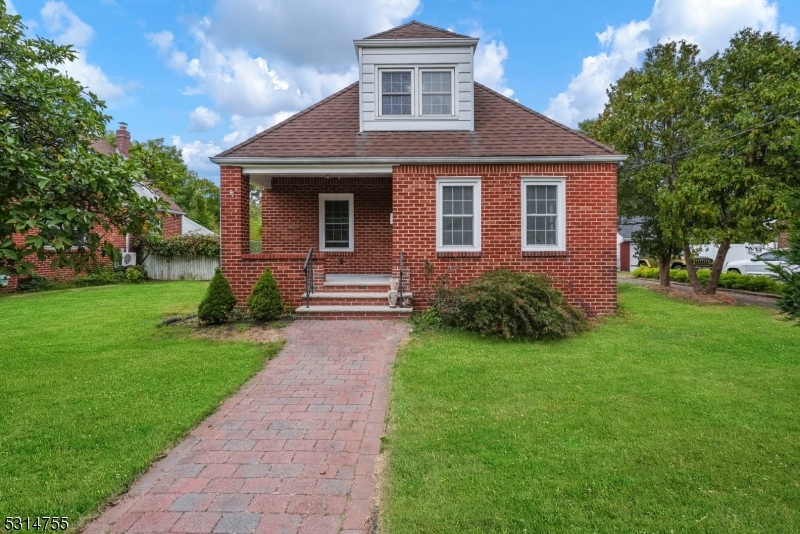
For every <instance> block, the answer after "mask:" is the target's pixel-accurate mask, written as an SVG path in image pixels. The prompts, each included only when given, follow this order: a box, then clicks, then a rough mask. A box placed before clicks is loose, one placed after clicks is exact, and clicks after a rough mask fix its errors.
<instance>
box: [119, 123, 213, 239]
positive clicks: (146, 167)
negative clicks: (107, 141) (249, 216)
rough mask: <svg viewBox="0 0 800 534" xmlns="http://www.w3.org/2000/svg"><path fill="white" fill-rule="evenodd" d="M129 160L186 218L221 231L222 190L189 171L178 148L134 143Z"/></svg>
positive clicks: (161, 142)
mask: <svg viewBox="0 0 800 534" xmlns="http://www.w3.org/2000/svg"><path fill="white" fill-rule="evenodd" d="M110 137H111V139H113V136H110ZM130 156H131V157H130V159H131V160H133V162H134V163H136V164H137V165H138V166H140V167H141V168H142V170H143V171H144V173H145V176H146V177H147V179H148V181H149V182H150V183H152V184H153V185H155V186H156V187H158V188H159V189H161V190H162V191H163V192H165V193H166V194H168V195H169V196H170V197H172V199H173V200H175V202H176V203H177V204H178V205H179V206H180V207H181V208H183V210H184V211H185V212H186V216H187V217H189V218H190V219H192V220H194V221H195V222H198V223H200V224H202V225H203V226H205V227H206V228H208V229H210V230H213V231H214V232H218V231H219V187H218V186H217V185H216V184H215V183H213V182H212V181H210V180H207V179H205V178H199V177H198V176H197V173H195V172H194V171H190V170H189V169H188V168H187V167H186V164H185V163H184V162H183V158H182V157H181V151H180V150H179V149H178V148H176V147H174V146H169V145H165V144H164V140H163V139H152V140H149V141H145V142H144V143H140V142H134V143H133V145H132V146H131V150H130Z"/></svg>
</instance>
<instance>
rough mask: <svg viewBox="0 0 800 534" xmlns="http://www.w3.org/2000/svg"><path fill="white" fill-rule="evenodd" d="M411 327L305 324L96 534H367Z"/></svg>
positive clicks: (109, 513) (291, 331) (293, 329)
mask: <svg viewBox="0 0 800 534" xmlns="http://www.w3.org/2000/svg"><path fill="white" fill-rule="evenodd" d="M407 332H408V327H407V325H405V324H404V323H401V322H397V321H297V322H295V323H293V324H291V325H290V326H289V327H288V328H287V329H286V336H287V343H286V346H285V347H284V349H283V351H282V352H281V354H280V355H279V356H278V357H277V358H275V359H274V360H273V361H271V362H270V363H269V364H268V365H267V366H266V367H265V368H264V369H263V370H261V371H260V372H259V373H258V374H257V375H256V376H255V377H254V378H253V379H252V380H251V381H250V382H248V383H247V384H246V385H245V386H244V387H243V388H242V390H241V391H240V392H239V393H237V394H236V395H234V396H233V397H231V398H230V399H228V400H227V401H226V402H225V403H224V404H223V405H222V407H221V408H220V409H219V411H217V412H216V413H215V414H214V415H212V416H211V417H209V418H208V419H207V420H206V421H205V422H203V423H202V424H201V425H200V426H199V427H197V428H196V429H195V430H194V431H193V432H192V433H191V434H190V435H189V437H188V438H187V439H186V440H185V441H184V442H183V443H181V444H180V445H178V446H177V447H176V448H175V449H173V450H172V451H171V452H170V453H169V454H168V455H167V456H166V457H165V458H164V459H163V460H161V461H159V462H158V463H157V464H156V465H154V466H153V468H151V469H150V471H148V472H147V473H146V474H145V475H144V476H142V477H141V478H140V479H139V480H138V481H137V482H136V483H135V484H134V485H133V487H132V488H131V490H130V491H129V492H128V493H127V494H126V495H125V496H124V497H123V498H122V499H121V500H120V501H119V503H117V504H116V505H115V506H113V507H111V508H109V509H108V510H106V511H105V512H104V513H103V514H102V515H101V516H100V517H99V518H98V519H97V520H96V521H95V522H93V523H91V524H90V525H89V526H88V527H87V529H86V530H85V532H87V533H98V532H136V533H144V532H185V533H190V532H197V533H200V532H218V533H244V532H258V533H285V534H290V533H291V534H294V533H309V534H310V533H335V532H342V533H348V534H355V533H363V532H366V530H367V521H368V519H369V516H370V513H371V511H372V502H373V497H374V491H375V478H374V471H375V460H376V458H377V456H378V453H379V451H380V443H381V442H380V438H381V435H382V434H383V431H384V417H385V415H386V408H387V402H388V398H387V395H388V377H389V371H390V369H391V364H392V362H393V360H394V356H395V353H396V351H397V346H398V343H399V342H400V340H402V339H403V337H404V336H405V335H406V334H407Z"/></svg>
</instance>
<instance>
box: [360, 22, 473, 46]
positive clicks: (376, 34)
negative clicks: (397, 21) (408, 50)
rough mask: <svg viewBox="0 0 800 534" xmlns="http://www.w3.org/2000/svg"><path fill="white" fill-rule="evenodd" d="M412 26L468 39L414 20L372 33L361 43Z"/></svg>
mask: <svg viewBox="0 0 800 534" xmlns="http://www.w3.org/2000/svg"><path fill="white" fill-rule="evenodd" d="M412 24H418V25H420V26H424V27H426V28H428V29H431V30H437V31H441V32H445V33H449V34H450V35H453V36H455V37H460V38H464V39H469V38H470V37H469V35H463V34H460V33H456V32H451V31H450V30H445V29H444V28H439V27H437V26H432V25H430V24H425V23H424V22H420V21H418V20H416V19H415V20H410V21H408V22H406V23H405V24H401V25H400V26H395V27H394V28H389V29H388V30H383V31H382V32H378V33H374V34H372V35H368V36H367V37H364V38H363V39H362V41H364V40H366V39H375V38H376V37H378V36H379V35H383V34H384V33H389V32H391V31H394V30H399V29H400V28H405V27H406V26H411V25H412Z"/></svg>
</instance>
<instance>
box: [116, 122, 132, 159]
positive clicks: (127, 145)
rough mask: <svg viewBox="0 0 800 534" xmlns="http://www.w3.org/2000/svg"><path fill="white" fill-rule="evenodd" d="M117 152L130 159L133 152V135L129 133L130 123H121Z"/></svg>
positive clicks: (118, 131) (118, 132)
mask: <svg viewBox="0 0 800 534" xmlns="http://www.w3.org/2000/svg"><path fill="white" fill-rule="evenodd" d="M117 150H119V153H120V154H122V155H123V156H125V157H126V158H127V157H130V150H131V133H130V132H129V131H128V123H126V122H121V123H119V130H117Z"/></svg>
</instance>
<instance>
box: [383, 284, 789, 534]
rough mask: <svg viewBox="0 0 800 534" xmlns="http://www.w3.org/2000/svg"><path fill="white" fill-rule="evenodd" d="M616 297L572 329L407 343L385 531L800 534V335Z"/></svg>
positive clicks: (754, 321)
mask: <svg viewBox="0 0 800 534" xmlns="http://www.w3.org/2000/svg"><path fill="white" fill-rule="evenodd" d="M619 291H620V302H621V303H622V306H623V307H624V310H623V313H621V314H620V316H618V317H614V318H609V319H606V320H604V321H602V322H601V324H600V325H599V326H597V327H596V328H595V329H594V330H593V331H591V332H589V333H586V334H583V335H580V336H578V337H575V338H571V339H567V340H564V341H559V342H544V343H521V342H503V341H497V340H492V339H486V338H481V337H478V336H474V335H468V334H462V333H453V332H427V333H424V334H421V335H419V336H417V337H416V339H414V340H413V341H412V342H411V343H409V345H407V346H406V347H405V348H404V349H403V350H402V351H401V353H400V355H399V356H398V360H397V362H396V364H395V372H394V378H393V392H392V404H391V409H390V415H389V417H390V419H389V421H390V433H389V437H388V439H387V451H388V453H389V457H388V470H387V485H386V491H385V500H384V503H383V505H382V508H383V511H382V513H383V523H384V526H385V530H386V532H387V533H389V534H396V533H414V532H419V533H422V532H424V533H445V532H453V533H456V532H458V533H464V532H475V533H478V532H481V533H483V532H525V530H524V529H527V532H530V533H533V532H670V531H674V532H709V533H710V532H715V533H716V532H770V533H772V532H797V531H800V512H798V511H800V482H798V477H797V474H798V472H800V349H798V347H800V328H797V327H795V326H791V325H790V324H789V323H787V322H785V321H783V320H782V319H780V318H779V316H777V315H776V314H775V313H773V312H771V311H767V310H763V309H758V308H751V307H745V306H734V307H731V306H706V307H701V306H698V305H695V304H690V303H685V302H677V301H674V300H671V299H668V298H665V297H663V296H660V295H658V294H656V293H654V292H651V291H647V290H644V289H641V288H636V287H632V286H625V285H621V286H620V288H619Z"/></svg>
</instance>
